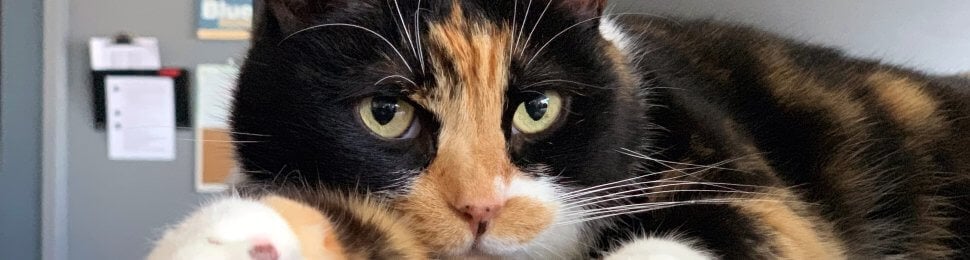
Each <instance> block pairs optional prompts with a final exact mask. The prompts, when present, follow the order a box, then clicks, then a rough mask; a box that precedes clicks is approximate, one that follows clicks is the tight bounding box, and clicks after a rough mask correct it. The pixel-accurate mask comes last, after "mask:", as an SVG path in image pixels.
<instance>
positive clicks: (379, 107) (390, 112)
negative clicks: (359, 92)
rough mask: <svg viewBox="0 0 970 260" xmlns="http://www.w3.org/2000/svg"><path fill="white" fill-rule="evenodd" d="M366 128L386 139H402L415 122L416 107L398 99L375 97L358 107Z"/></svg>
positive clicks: (361, 102)
mask: <svg viewBox="0 0 970 260" xmlns="http://www.w3.org/2000/svg"><path fill="white" fill-rule="evenodd" d="M357 112H358V113H359V114H360V119H361V121H363V122H364V126H367V129H370V131H371V132H374V134H377V135H378V136H380V137H384V138H390V139H394V138H402V137H403V136H404V135H405V134H406V133H407V132H408V129H410V128H411V124H412V123H413V121H414V107H413V106H411V104H410V103H408V102H405V101H404V100H401V99H400V98H397V97H389V96H374V97H368V98H365V99H363V100H361V101H360V104H358V105H357Z"/></svg>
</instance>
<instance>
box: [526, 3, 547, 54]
mask: <svg viewBox="0 0 970 260" xmlns="http://www.w3.org/2000/svg"><path fill="white" fill-rule="evenodd" d="M550 5H552V1H551V0H550V1H549V3H546V7H545V8H543V9H542V13H540V14H539V19H538V20H536V23H535V25H533V26H532V30H531V31H529V37H527V38H526V39H525V44H522V46H520V48H522V50H521V51H519V56H522V54H523V53H525V49H526V47H528V46H529V42H530V41H532V33H535V32H536V28H537V27H539V23H540V22H542V17H543V16H545V15H546V11H547V10H549V6H550Z"/></svg>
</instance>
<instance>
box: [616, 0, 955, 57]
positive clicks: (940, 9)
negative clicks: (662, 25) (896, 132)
mask: <svg viewBox="0 0 970 260" xmlns="http://www.w3.org/2000/svg"><path fill="white" fill-rule="evenodd" d="M612 2H613V3H614V5H615V7H614V9H613V12H615V13H623V12H645V13H650V14H657V15H663V16H678V17H693V18H711V17H714V18H719V19H722V20H728V21H734V22H740V23H745V24H751V25H755V26H757V27H761V28H766V29H768V30H771V31H774V32H777V33H780V34H783V35H786V36H789V37H794V38H797V39H802V40H807V41H810V42H813V43H821V44H825V45H830V46H836V47H839V48H842V49H844V50H846V51H847V52H848V53H849V54H851V55H854V56H860V57H871V58H880V59H883V60H885V61H887V62H891V63H895V64H905V65H906V66H908V67H913V68H918V69H921V70H924V71H927V72H931V73H956V72H962V71H970V1H966V0H938V1H922V0H851V1H846V0H812V1H805V0H743V1H742V0H734V1H723V0H721V1H718V0H676V1H671V0H613V1H612Z"/></svg>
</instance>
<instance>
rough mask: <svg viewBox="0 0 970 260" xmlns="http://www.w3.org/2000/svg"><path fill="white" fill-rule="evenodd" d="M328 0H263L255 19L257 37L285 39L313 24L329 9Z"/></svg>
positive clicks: (330, 3)
mask: <svg viewBox="0 0 970 260" xmlns="http://www.w3.org/2000/svg"><path fill="white" fill-rule="evenodd" d="M332 2H334V1H328V0H263V4H262V6H261V8H260V10H259V15H258V16H257V17H256V24H257V26H256V33H255V34H256V35H257V37H285V36H286V35H289V34H291V33H293V32H296V31H299V30H301V29H303V28H306V27H309V26H310V25H313V24H315V23H316V22H317V21H318V20H319V19H321V18H322V16H323V15H324V13H325V12H326V11H327V10H328V9H329V8H331V5H332Z"/></svg>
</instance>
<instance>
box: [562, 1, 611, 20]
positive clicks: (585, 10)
mask: <svg viewBox="0 0 970 260" xmlns="http://www.w3.org/2000/svg"><path fill="white" fill-rule="evenodd" d="M560 4H561V5H562V7H563V8H565V9H566V10H570V11H572V12H573V14H575V15H576V16H578V17H579V18H580V19H592V18H596V17H599V16H601V15H603V9H605V8H606V0H561V1H560Z"/></svg>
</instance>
